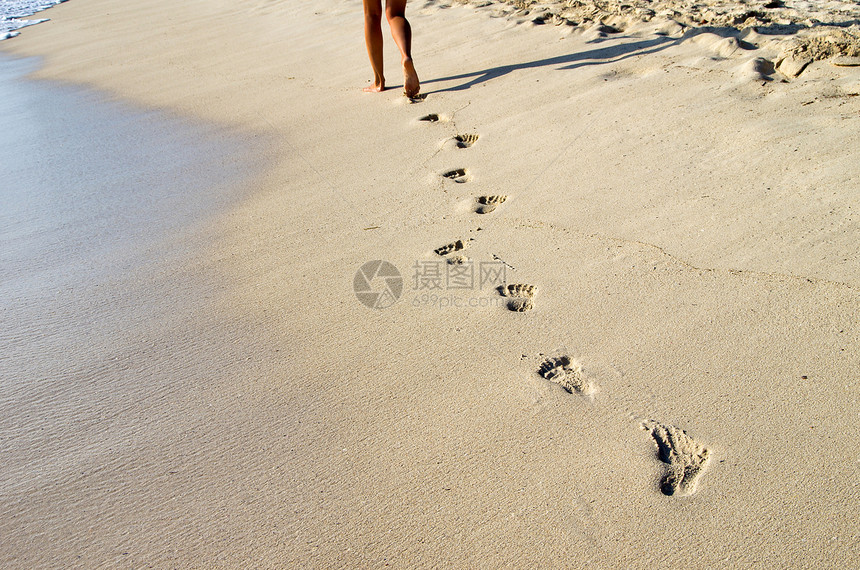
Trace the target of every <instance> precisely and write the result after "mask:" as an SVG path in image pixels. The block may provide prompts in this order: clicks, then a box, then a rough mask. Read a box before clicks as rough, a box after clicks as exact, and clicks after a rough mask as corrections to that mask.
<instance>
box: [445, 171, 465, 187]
mask: <svg viewBox="0 0 860 570" xmlns="http://www.w3.org/2000/svg"><path fill="white" fill-rule="evenodd" d="M442 176H444V177H445V178H447V179H449V180H453V181H454V182H456V183H457V184H462V183H464V182H468V181H469V176H468V172H466V169H465V168H455V169H454V170H449V171H448V172H444V173H443V174H442Z"/></svg>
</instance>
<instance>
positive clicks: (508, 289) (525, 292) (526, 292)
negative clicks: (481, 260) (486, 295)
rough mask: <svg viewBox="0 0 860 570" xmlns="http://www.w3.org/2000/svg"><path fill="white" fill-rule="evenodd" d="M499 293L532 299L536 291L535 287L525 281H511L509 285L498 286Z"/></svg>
mask: <svg viewBox="0 0 860 570" xmlns="http://www.w3.org/2000/svg"><path fill="white" fill-rule="evenodd" d="M499 293H501V294H502V295H504V296H505V297H526V298H529V299H533V298H534V296H535V293H537V287H536V286H535V285H528V284H526V283H511V284H510V285H502V286H501V287H499Z"/></svg>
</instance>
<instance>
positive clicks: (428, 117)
mask: <svg viewBox="0 0 860 570" xmlns="http://www.w3.org/2000/svg"><path fill="white" fill-rule="evenodd" d="M418 120H419V121H425V122H427V123H435V122H436V121H438V120H439V115H437V114H436V113H430V114H429V115H424V116H423V117H421V118H420V119H418Z"/></svg>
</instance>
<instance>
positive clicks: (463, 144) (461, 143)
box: [454, 134, 478, 148]
mask: <svg viewBox="0 0 860 570" xmlns="http://www.w3.org/2000/svg"><path fill="white" fill-rule="evenodd" d="M477 140H478V135H476V134H468V135H455V136H454V141H455V142H456V143H457V148H469V147H470V146H472V145H473V144H475V142H477Z"/></svg>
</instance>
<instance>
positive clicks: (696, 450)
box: [642, 420, 711, 495]
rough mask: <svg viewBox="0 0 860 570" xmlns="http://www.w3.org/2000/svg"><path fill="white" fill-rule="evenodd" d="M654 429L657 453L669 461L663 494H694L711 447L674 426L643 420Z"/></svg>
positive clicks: (649, 427)
mask: <svg viewBox="0 0 860 570" xmlns="http://www.w3.org/2000/svg"><path fill="white" fill-rule="evenodd" d="M642 429H644V430H647V431H649V432H651V437H653V438H654V443H655V444H656V446H657V457H659V458H660V461H662V462H663V463H666V464H667V465H668V466H669V467H668V471H667V473H666V475H665V476H664V477H663V479H662V481H661V482H660V491H661V492H662V493H663V494H664V495H675V494H677V495H692V494H693V493H695V492H696V484H697V483H698V480H699V477H700V476H701V474H702V472H703V471H704V470H705V467H706V466H707V464H708V459H709V456H710V454H711V452H710V450H709V449H708V448H707V447H705V446H704V445H702V444H701V443H699V442H698V441H696V440H695V439H693V438H691V437H690V436H689V435H687V433H686V432H685V431H684V430H682V429H679V428H676V427H675V426H669V425H665V424H661V423H658V422H655V421H650V420H649V421H647V422H643V423H642Z"/></svg>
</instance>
